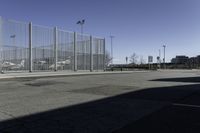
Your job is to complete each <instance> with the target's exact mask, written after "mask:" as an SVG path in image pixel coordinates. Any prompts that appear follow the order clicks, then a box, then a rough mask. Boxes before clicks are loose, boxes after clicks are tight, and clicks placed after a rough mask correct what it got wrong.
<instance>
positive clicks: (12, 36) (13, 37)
mask: <svg viewBox="0 0 200 133" xmlns="http://www.w3.org/2000/svg"><path fill="white" fill-rule="evenodd" d="M10 38H11V39H13V47H14V56H15V57H14V59H17V47H16V46H15V38H16V35H15V34H13V35H11V36H10ZM15 61H16V60H15Z"/></svg>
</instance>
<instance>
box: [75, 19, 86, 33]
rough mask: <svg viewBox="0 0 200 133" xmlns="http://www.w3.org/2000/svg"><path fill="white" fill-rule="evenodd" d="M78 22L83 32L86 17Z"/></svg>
mask: <svg viewBox="0 0 200 133" xmlns="http://www.w3.org/2000/svg"><path fill="white" fill-rule="evenodd" d="M76 24H79V25H80V26H81V34H83V25H84V24H85V19H82V20H79V21H78V22H77V23H76Z"/></svg>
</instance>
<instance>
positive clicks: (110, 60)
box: [105, 51, 112, 66]
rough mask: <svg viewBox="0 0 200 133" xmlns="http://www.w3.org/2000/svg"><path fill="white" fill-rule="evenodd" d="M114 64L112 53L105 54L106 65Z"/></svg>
mask: <svg viewBox="0 0 200 133" xmlns="http://www.w3.org/2000/svg"><path fill="white" fill-rule="evenodd" d="M111 62H112V57H111V56H110V53H109V52H108V51H106V52H105V65H106V66H109V64H110V63H111Z"/></svg>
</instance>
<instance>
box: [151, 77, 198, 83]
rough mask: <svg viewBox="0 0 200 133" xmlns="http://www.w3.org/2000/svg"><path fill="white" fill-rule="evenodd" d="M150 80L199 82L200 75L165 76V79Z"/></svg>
mask: <svg viewBox="0 0 200 133" xmlns="http://www.w3.org/2000/svg"><path fill="white" fill-rule="evenodd" d="M150 81H166V82H190V83H197V82H200V77H185V78H163V79H154V80H150Z"/></svg>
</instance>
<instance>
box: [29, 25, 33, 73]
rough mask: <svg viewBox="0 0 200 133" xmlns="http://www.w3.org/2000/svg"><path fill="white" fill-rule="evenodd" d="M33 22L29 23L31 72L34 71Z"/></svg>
mask: <svg viewBox="0 0 200 133" xmlns="http://www.w3.org/2000/svg"><path fill="white" fill-rule="evenodd" d="M32 59H33V57H32V22H30V23H29V72H32V71H33V61H32Z"/></svg>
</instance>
